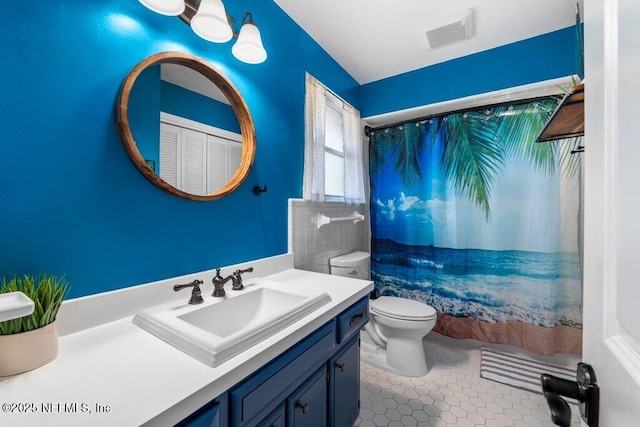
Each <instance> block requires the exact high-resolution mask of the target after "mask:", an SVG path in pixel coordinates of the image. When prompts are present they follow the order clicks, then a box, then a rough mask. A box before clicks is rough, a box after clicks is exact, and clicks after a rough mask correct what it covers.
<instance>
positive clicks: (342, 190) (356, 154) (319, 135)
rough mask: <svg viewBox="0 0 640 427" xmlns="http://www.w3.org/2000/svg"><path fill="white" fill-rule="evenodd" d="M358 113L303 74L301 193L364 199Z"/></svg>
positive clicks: (315, 197) (325, 198)
mask: <svg viewBox="0 0 640 427" xmlns="http://www.w3.org/2000/svg"><path fill="white" fill-rule="evenodd" d="M362 146H363V140H362V133H361V124H360V113H359V112H358V110H356V109H355V108H353V107H352V106H351V105H349V104H348V103H346V102H344V101H343V100H341V99H340V98H338V97H337V96H336V95H334V94H333V93H331V92H330V91H329V90H328V89H327V88H326V87H325V86H323V85H322V84H321V83H320V82H318V80H316V79H315V78H313V77H311V76H310V75H308V74H307V85H306V96H305V165H304V183H303V197H304V198H305V199H307V200H314V201H344V202H348V203H364V201H365V195H364V163H363V162H364V160H363V159H364V157H363V152H362V151H363V148H362Z"/></svg>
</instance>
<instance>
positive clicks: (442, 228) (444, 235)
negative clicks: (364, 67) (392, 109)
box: [369, 98, 582, 354]
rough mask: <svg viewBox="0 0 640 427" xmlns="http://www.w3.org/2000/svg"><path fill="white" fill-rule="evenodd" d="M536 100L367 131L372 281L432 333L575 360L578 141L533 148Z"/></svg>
mask: <svg viewBox="0 0 640 427" xmlns="http://www.w3.org/2000/svg"><path fill="white" fill-rule="evenodd" d="M557 102H558V101H557V99H554V98H541V99H536V100H533V101H523V102H515V103H512V104H509V105H500V106H493V107H487V108H482V109H476V110H473V111H466V112H458V113H452V114H445V115H440V116H435V117H431V118H429V119H426V120H422V121H417V122H412V123H404V124H402V125H399V126H393V127H389V128H386V129H377V130H375V131H373V132H372V134H371V136H370V141H369V147H370V150H369V168H370V184H371V233H372V246H371V250H372V265H371V268H372V279H373V280H374V282H375V286H376V289H377V290H378V291H379V292H380V293H381V294H382V295H393V296H401V297H406V298H411V299H415V300H419V301H423V302H425V303H427V304H429V305H431V306H433V307H434V308H435V309H436V310H437V312H438V320H437V324H436V327H435V329H434V330H435V331H436V332H440V333H442V334H444V335H448V336H452V337H456V338H474V339H478V340H481V341H485V342H491V343H502V344H510V345H515V346H519V347H522V348H524V349H527V350H531V351H535V352H538V353H541V354H554V353H558V352H560V353H575V354H579V353H580V351H581V341H582V291H581V279H580V269H579V259H578V258H579V256H578V253H579V251H578V211H579V209H578V207H579V197H580V185H579V180H580V154H572V153H571V150H572V148H574V147H575V145H576V144H579V143H580V141H579V139H574V140H565V141H556V142H552V143H536V142H535V139H536V137H537V135H538V133H539V132H540V130H541V129H542V127H543V126H544V123H546V121H547V119H548V117H549V116H550V114H551V113H552V111H553V109H554V108H555V106H556V105H557Z"/></svg>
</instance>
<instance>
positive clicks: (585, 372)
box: [540, 362, 600, 427]
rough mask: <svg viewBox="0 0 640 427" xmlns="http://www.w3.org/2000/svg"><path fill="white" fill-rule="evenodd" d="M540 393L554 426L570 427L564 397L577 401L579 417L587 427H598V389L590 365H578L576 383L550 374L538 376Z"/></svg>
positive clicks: (567, 408)
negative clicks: (540, 384) (545, 400)
mask: <svg viewBox="0 0 640 427" xmlns="http://www.w3.org/2000/svg"><path fill="white" fill-rule="evenodd" d="M540 381H541V383H542V392H543V393H544V397H545V398H546V399H547V404H548V405H549V409H551V420H552V421H553V423H554V424H555V425H558V426H562V427H569V426H571V408H570V407H569V404H568V403H567V401H566V400H564V399H563V398H562V397H561V396H565V397H568V398H571V399H575V400H577V401H578V404H579V406H580V416H581V417H582V420H583V421H585V422H586V423H587V425H588V426H589V427H598V411H599V409H598V407H599V405H600V388H599V387H598V384H597V383H596V374H595V371H594V370H593V367H592V366H591V365H588V364H586V363H582V362H580V363H578V368H577V369H576V381H569V380H565V379H564V378H558V377H556V376H553V375H550V374H542V375H540Z"/></svg>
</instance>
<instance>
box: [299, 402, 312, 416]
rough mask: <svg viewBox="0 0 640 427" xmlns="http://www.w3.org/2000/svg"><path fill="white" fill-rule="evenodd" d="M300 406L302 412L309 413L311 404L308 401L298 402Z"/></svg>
mask: <svg viewBox="0 0 640 427" xmlns="http://www.w3.org/2000/svg"><path fill="white" fill-rule="evenodd" d="M297 407H298V408H300V409H302V413H303V414H304V415H307V414H308V413H309V404H308V403H300V402H298V405H297Z"/></svg>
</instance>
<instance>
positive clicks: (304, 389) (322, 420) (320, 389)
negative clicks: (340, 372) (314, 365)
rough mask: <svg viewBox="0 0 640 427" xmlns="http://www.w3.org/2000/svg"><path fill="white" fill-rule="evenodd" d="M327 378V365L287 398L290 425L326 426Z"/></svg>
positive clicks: (300, 426)
mask: <svg viewBox="0 0 640 427" xmlns="http://www.w3.org/2000/svg"><path fill="white" fill-rule="evenodd" d="M326 378H327V367H326V365H325V366H323V367H322V369H320V370H318V371H316V373H315V374H313V375H312V376H311V378H309V379H308V380H307V381H306V382H305V383H304V384H302V385H301V386H300V387H299V388H298V389H297V390H296V391H295V392H293V394H291V396H289V398H287V418H288V422H287V426H288V427H294V426H295V427H326V425H327V379H326Z"/></svg>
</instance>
